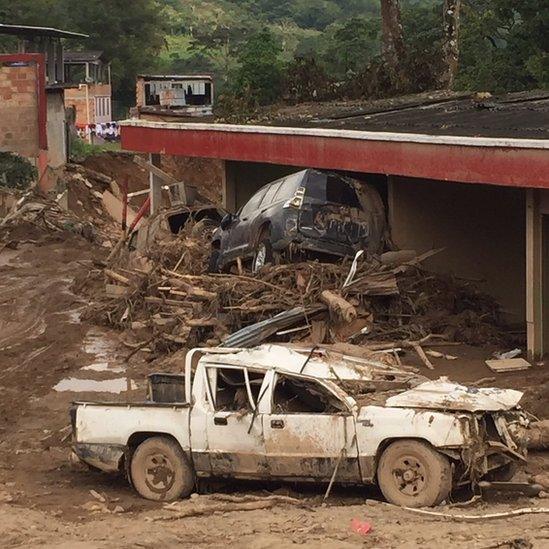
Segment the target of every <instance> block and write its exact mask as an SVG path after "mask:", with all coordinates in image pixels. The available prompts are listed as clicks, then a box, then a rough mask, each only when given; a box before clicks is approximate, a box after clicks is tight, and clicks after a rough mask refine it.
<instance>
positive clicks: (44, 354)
mask: <svg viewBox="0 0 549 549" xmlns="http://www.w3.org/2000/svg"><path fill="white" fill-rule="evenodd" d="M10 239H13V240H17V241H19V245H18V247H17V249H15V250H14V249H10V248H5V249H3V250H2V251H0V540H1V541H0V545H1V546H2V547H38V546H40V547H67V548H69V547H70V548H74V547H77V548H79V547H82V548H85V547H176V546H178V547H179V546H183V547H187V546H188V547H192V546H208V547H227V546H230V547H255V548H267V547H289V546H293V545H301V546H305V547H334V548H335V547H338V548H339V547H359V546H367V547H440V546H444V545H449V544H452V545H453V546H455V547H479V548H488V547H529V546H530V545H528V543H526V544H525V545H524V544H523V545H519V543H520V542H518V541H516V540H518V539H522V540H527V542H530V543H532V544H533V546H534V547H540V548H541V547H548V546H549V514H539V515H525V516H520V517H516V518H507V519H500V520H481V521H478V522H474V523H466V522H459V521H455V520H440V519H436V518H431V517H425V516H421V515H417V514H413V513H411V512H409V511H405V510H402V509H398V508H395V507H393V506H389V505H386V504H383V503H381V498H380V496H379V494H378V493H377V492H376V491H375V490H374V489H353V490H349V489H337V490H336V491H335V492H334V493H333V496H332V497H331V498H330V499H329V500H328V502H327V504H324V505H323V504H322V497H321V494H322V492H323V489H322V488H314V487H302V486H294V485H291V486H289V485H284V486H280V485H274V486H273V485H266V486H263V485H261V486H260V485H249V484H240V485H224V486H218V487H216V490H220V491H223V492H225V493H231V494H236V495H237V496H244V495H245V494H249V493H254V494H258V495H265V494H267V493H269V492H272V491H275V492H276V493H277V494H283V495H291V496H293V497H296V498H304V499H305V500H306V505H305V506H304V507H301V506H295V505H285V504H283V505H276V506H275V507H273V508H271V509H263V510H253V511H216V512H212V513H207V514H206V515H202V516H195V517H188V518H179V519H178V518H176V515H177V513H171V514H170V512H169V511H166V510H164V509H163V507H162V505H160V504H155V503H152V502H148V501H145V500H143V499H141V498H139V497H138V496H137V495H136V494H135V493H134V492H133V491H132V489H131V488H130V487H129V486H128V485H127V483H126V482H125V480H124V479H120V478H116V477H110V476H108V475H104V474H99V473H94V472H91V471H89V470H87V469H85V468H84V467H80V466H74V465H71V464H70V463H69V460H68V456H69V446H68V439H67V436H68V430H67V425H68V415H67V409H68V407H69V405H70V402H71V401H73V400H85V399H105V400H113V399H126V398H131V399H138V398H140V397H141V396H142V394H143V386H144V376H145V375H146V373H147V372H148V371H149V369H150V366H149V364H148V363H147V362H146V360H145V359H146V356H143V357H141V356H139V355H136V356H135V357H133V358H132V360H131V361H130V363H129V364H128V363H127V361H126V360H125V357H126V356H127V355H128V353H129V349H128V348H127V347H125V346H124V345H123V343H122V341H121V336H120V334H118V333H116V332H113V331H109V330H107V329H105V328H102V327H98V326H93V325H91V324H90V323H88V322H86V321H84V320H82V318H81V312H82V309H83V307H84V306H85V304H86V303H85V302H84V301H83V298H82V297H80V296H79V295H78V292H77V291H76V289H75V288H76V287H77V284H76V282H77V281H78V280H81V279H82V278H83V277H85V276H86V273H88V272H89V271H90V270H92V269H94V268H96V267H95V265H94V260H95V259H97V258H98V257H100V254H101V253H103V252H100V251H98V250H95V249H93V248H91V247H90V244H89V243H88V242H86V241H85V240H83V239H82V238H80V237H78V236H75V235H72V234H70V233H66V234H49V233H44V232H42V231H41V230H39V229H37V228H34V227H33V226H31V225H25V226H21V227H18V228H16V229H14V230H12V233H11V234H10ZM451 352H452V354H457V355H459V356H460V360H458V361H452V362H445V361H442V360H440V361H436V362H437V370H436V371H435V372H434V374H433V375H434V376H435V377H437V376H438V375H450V376H451V377H453V378H454V379H457V380H460V381H471V380H474V379H478V378H483V377H493V376H494V374H493V373H491V372H490V371H489V370H488V369H486V368H485V367H484V366H483V362H482V361H483V359H484V358H486V356H487V355H488V354H489V350H487V349H472V348H465V347H463V348H462V347H460V348H455V347H453V348H452V350H451ZM548 377H549V376H548V375H547V373H546V370H545V367H543V366H536V367H535V368H533V369H532V370H530V371H528V372H519V373H516V374H507V375H506V376H498V378H497V384H498V385H501V386H509V387H520V388H528V390H529V395H528V396H529V398H530V400H531V402H532V405H536V406H537V407H538V409H539V410H543V409H544V407H547V401H545V403H544V402H542V401H540V395H539V391H540V389H539V388H540V387H542V386H543V382H544V381H545V382H547V379H548ZM536 391H538V392H536ZM548 463H549V460H548V459H547V457H546V456H544V455H542V454H538V455H535V456H532V461H531V464H530V465H529V470H530V471H531V472H538V471H540V470H541V469H544V468H548ZM90 490H94V491H96V492H97V493H98V494H99V498H100V499H104V500H105V501H99V499H97V495H96V496H94V495H93V494H91V492H90ZM211 490H213V488H212V487H210V491H211ZM458 498H461V499H464V498H465V499H466V498H467V494H460V495H458ZM197 502H198V503H199V504H202V502H204V505H206V506H207V505H208V504H209V503H211V501H210V496H209V495H207V494H204V495H200V496H198V497H195V498H193V499H192V500H190V501H189V503H188V505H196V504H197ZM183 505H187V504H186V503H183ZM542 506H546V507H549V500H547V499H545V500H542V499H536V500H530V499H528V498H512V499H508V500H507V501H495V502H494V501H491V502H480V503H476V504H474V505H472V506H468V507H465V508H460V507H457V508H453V507H448V506H445V507H441V508H439V509H438V511H442V512H461V513H470V514H481V513H495V512H502V511H507V510H510V509H516V508H520V507H542ZM353 519H359V520H361V521H365V522H368V523H369V524H370V525H371V527H372V529H371V531H370V532H369V533H367V534H364V535H362V534H358V533H355V532H353V530H352V528H351V524H352V521H353ZM504 543H507V545H505V544H504Z"/></svg>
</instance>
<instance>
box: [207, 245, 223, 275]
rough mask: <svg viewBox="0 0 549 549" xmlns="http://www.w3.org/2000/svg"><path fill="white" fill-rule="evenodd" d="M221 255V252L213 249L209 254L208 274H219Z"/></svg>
mask: <svg viewBox="0 0 549 549" xmlns="http://www.w3.org/2000/svg"><path fill="white" fill-rule="evenodd" d="M220 255H221V252H220V251H219V250H218V249H217V248H214V249H212V251H211V252H210V257H209V259H208V272H209V273H217V272H219V257H220Z"/></svg>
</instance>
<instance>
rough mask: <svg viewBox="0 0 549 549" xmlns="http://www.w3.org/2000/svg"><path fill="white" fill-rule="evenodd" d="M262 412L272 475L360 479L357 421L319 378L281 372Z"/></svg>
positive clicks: (348, 480) (318, 478)
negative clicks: (268, 403) (268, 405)
mask: <svg viewBox="0 0 549 549" xmlns="http://www.w3.org/2000/svg"><path fill="white" fill-rule="evenodd" d="M272 388H273V389H274V390H273V391H272V399H270V400H271V402H270V410H269V413H265V414H264V415H263V430H264V436H265V451H266V455H267V464H268V467H269V473H270V474H271V477H273V478H275V477H278V478H288V479H290V478H294V479H295V478H298V479H301V480H329V479H330V478H331V476H332V474H333V473H334V470H335V469H336V467H337V474H336V477H335V479H336V481H339V482H341V481H347V482H360V471H359V464H358V447H357V444H356V435H355V432H356V431H355V426H356V420H355V417H354V415H353V414H352V412H351V411H350V410H349V409H348V407H347V405H346V403H345V402H343V401H342V400H341V399H339V397H338V396H337V395H336V394H334V393H332V392H331V391H330V390H329V388H327V387H326V386H325V385H324V384H322V383H321V382H320V381H317V380H312V379H310V378H304V377H303V376H293V375H282V374H280V373H277V374H275V375H274V376H273V380H272Z"/></svg>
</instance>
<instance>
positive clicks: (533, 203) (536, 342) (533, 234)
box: [526, 189, 544, 360]
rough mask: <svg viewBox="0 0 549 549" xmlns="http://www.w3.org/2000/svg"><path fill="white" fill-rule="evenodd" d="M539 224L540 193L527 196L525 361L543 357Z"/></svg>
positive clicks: (533, 192) (529, 190)
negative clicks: (526, 348)
mask: <svg viewBox="0 0 549 549" xmlns="http://www.w3.org/2000/svg"><path fill="white" fill-rule="evenodd" d="M542 250H543V242H542V223H541V214H540V206H539V192H538V191H537V190H536V189H528V191H527V193H526V336H527V344H528V357H529V359H530V360H538V359H540V358H541V357H542V356H543V353H544V349H543V271H542V256H543V252H542Z"/></svg>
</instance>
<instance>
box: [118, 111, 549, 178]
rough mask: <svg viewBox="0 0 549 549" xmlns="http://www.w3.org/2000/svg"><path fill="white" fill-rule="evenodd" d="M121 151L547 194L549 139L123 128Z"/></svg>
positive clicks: (143, 123)
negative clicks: (533, 189) (538, 190)
mask: <svg viewBox="0 0 549 549" xmlns="http://www.w3.org/2000/svg"><path fill="white" fill-rule="evenodd" d="M121 126H122V132H121V136H122V148H124V149H127V150H132V151H136V152H148V153H161V154H171V155H180V156H191V157H204V158H219V159H224V160H239V161H248V162H262V163H269V164H283V165H291V166H305V167H314V168H323V169H334V170H348V171H354V172H370V173H383V174H387V175H398V176H407V177H417V178H424V179H436V180H445V181H455V182H462V183H487V184H494V185H507V186H515V187H545V188H549V140H543V139H506V138H486V137H459V136H434V135H425V134H411V133H387V132H368V131H354V130H333V129H319V128H288V127H271V126H251V125H233V124H204V123H177V122H175V123H169V122H156V121H148V120H139V119H132V120H127V121H124V122H122V123H121Z"/></svg>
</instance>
